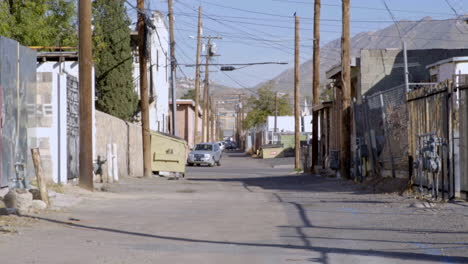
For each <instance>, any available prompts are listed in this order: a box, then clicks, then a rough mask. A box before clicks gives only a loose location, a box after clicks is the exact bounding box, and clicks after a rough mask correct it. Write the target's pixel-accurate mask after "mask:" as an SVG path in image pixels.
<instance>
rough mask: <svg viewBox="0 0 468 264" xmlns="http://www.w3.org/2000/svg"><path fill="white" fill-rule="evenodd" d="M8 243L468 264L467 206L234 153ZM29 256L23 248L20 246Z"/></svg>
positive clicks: (98, 254)
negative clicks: (428, 201) (375, 189)
mask: <svg viewBox="0 0 468 264" xmlns="http://www.w3.org/2000/svg"><path fill="white" fill-rule="evenodd" d="M83 196H84V197H83V200H82V202H80V203H79V204H78V205H76V206H73V207H71V208H68V209H65V210H62V211H55V212H45V213H41V214H40V215H31V216H30V217H28V216H23V217H22V218H35V219H31V221H30V222H28V224H27V225H25V226H21V227H18V233H17V234H5V235H1V236H0V254H1V255H2V256H3V257H4V258H5V259H8V263H9V264H14V263H61V264H63V263H268V264H271V263H468V242H467V241H468V226H467V223H468V221H467V220H468V206H467V205H466V203H460V204H456V203H449V204H439V205H435V206H433V207H431V208H424V206H421V205H424V203H422V202H420V201H418V200H414V199H412V198H408V197H404V196H399V195H396V194H373V193H371V192H369V191H367V190H366V189H364V187H363V186H362V185H355V184H353V183H352V182H349V181H348V182H345V181H342V180H339V179H335V178H325V177H315V176H308V175H295V174H292V172H291V169H273V168H271V166H270V165H268V164H265V163H263V162H262V161H261V160H257V159H252V158H249V157H247V156H244V155H243V154H239V153H232V152H231V153H225V154H224V157H223V161H222V166H220V167H215V168H210V167H192V168H189V170H188V172H187V175H186V178H185V179H180V180H169V179H168V178H150V179H144V178H137V179H135V178H132V179H130V178H127V179H123V180H121V182H120V183H118V184H113V185H109V186H108V187H106V192H94V193H87V194H84V195H83ZM19 249H21V250H19Z"/></svg>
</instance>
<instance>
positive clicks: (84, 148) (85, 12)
mask: <svg viewBox="0 0 468 264" xmlns="http://www.w3.org/2000/svg"><path fill="white" fill-rule="evenodd" d="M78 12H79V22H78V23H79V33H78V34H79V82H80V83H79V86H80V155H79V158H80V160H79V163H80V186H81V187H83V188H86V189H89V190H93V188H94V181H93V130H92V127H93V103H94V102H93V99H92V98H93V93H92V67H93V56H92V42H91V1H89V0H80V1H79V3H78Z"/></svg>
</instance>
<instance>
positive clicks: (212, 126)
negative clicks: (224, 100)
mask: <svg viewBox="0 0 468 264" xmlns="http://www.w3.org/2000/svg"><path fill="white" fill-rule="evenodd" d="M210 106H211V107H210V111H211V118H210V121H211V142H215V141H216V136H215V119H216V116H215V112H214V104H213V97H212V96H211V97H210Z"/></svg>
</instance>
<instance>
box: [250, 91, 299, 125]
mask: <svg viewBox="0 0 468 264" xmlns="http://www.w3.org/2000/svg"><path fill="white" fill-rule="evenodd" d="M271 87H272V82H269V83H267V84H265V85H264V86H263V87H261V88H259V89H258V97H254V96H252V97H250V98H249V100H248V106H249V107H250V108H251V110H250V111H249V112H248V114H247V117H246V118H245V121H244V126H245V127H246V128H251V127H254V126H256V125H259V124H263V123H265V122H266V119H267V117H268V116H273V115H275V93H274V92H273V91H272V90H271ZM278 115H280V116H282V115H292V109H291V106H290V104H289V102H288V97H287V95H284V96H282V97H279V98H278Z"/></svg>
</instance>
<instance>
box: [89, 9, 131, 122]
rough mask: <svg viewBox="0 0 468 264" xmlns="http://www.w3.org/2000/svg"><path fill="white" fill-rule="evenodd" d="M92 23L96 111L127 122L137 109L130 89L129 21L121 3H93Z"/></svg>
mask: <svg viewBox="0 0 468 264" xmlns="http://www.w3.org/2000/svg"><path fill="white" fill-rule="evenodd" d="M93 23H94V32H93V46H94V48H93V50H94V60H95V67H96V92H97V98H96V99H97V100H96V109H98V110H100V111H103V112H105V113H108V114H110V115H113V116H116V117H118V118H121V119H124V120H130V119H131V118H132V117H133V116H134V115H135V113H136V111H137V108H138V95H137V93H136V91H135V88H134V85H133V71H132V70H133V56H132V48H131V44H130V28H129V27H130V19H129V18H128V16H127V13H126V9H125V5H124V0H96V1H94V2H93Z"/></svg>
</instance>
